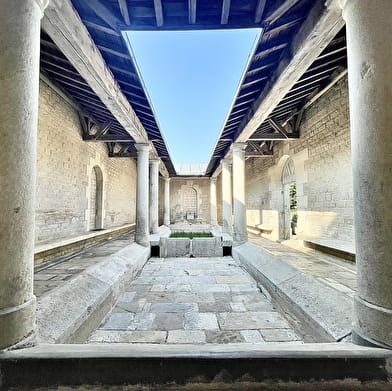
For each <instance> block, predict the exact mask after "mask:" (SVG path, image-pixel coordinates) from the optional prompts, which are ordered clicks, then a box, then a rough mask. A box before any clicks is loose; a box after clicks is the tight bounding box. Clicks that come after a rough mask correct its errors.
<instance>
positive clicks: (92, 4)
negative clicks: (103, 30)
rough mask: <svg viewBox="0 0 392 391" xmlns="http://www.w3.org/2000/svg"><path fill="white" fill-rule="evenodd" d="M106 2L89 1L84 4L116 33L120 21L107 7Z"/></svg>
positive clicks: (100, 0)
mask: <svg viewBox="0 0 392 391" xmlns="http://www.w3.org/2000/svg"><path fill="white" fill-rule="evenodd" d="M107 3H108V2H103V1H102V0H89V1H87V2H86V4H87V5H88V7H89V8H90V9H91V11H93V12H94V13H95V14H96V15H97V16H98V17H99V18H100V19H101V20H102V21H104V22H105V23H106V24H107V25H108V26H110V27H111V28H112V29H113V30H114V31H118V28H119V25H121V24H122V23H121V21H120V19H118V18H117V17H116V16H115V14H114V12H113V11H112V10H111V9H110V8H109V7H107V5H106V4H107Z"/></svg>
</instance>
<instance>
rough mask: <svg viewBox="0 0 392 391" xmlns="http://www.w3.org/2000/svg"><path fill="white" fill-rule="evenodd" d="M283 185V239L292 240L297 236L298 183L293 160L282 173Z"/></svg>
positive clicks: (287, 163)
mask: <svg viewBox="0 0 392 391" xmlns="http://www.w3.org/2000/svg"><path fill="white" fill-rule="evenodd" d="M282 185H283V215H284V218H283V225H284V227H283V238H282V239H290V238H292V237H293V236H294V235H295V234H296V230H295V229H296V226H297V183H296V179H295V167H294V162H293V159H291V158H290V159H288V160H287V161H286V164H285V165H284V167H283V171H282Z"/></svg>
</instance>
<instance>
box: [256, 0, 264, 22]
mask: <svg viewBox="0 0 392 391" xmlns="http://www.w3.org/2000/svg"><path fill="white" fill-rule="evenodd" d="M265 3H266V0H258V2H257V7H256V12H255V23H256V24H258V23H260V22H261V19H262V17H263V14H264V8H265Z"/></svg>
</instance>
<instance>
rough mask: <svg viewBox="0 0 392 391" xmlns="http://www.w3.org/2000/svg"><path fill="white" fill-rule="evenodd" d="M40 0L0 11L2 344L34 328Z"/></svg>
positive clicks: (8, 0) (26, 339)
mask: <svg viewBox="0 0 392 391" xmlns="http://www.w3.org/2000/svg"><path fill="white" fill-rule="evenodd" d="M47 3H48V2H47V1H43V0H35V1H33V0H3V1H2V3H1V11H0V80H1V83H0V84H1V88H0V139H1V144H2V148H1V149H0V189H1V191H0V350H1V349H4V348H7V347H10V346H13V345H17V344H19V345H20V346H23V345H26V344H28V343H31V342H32V341H33V339H34V331H35V303H36V300H35V296H34V295H33V269H34V224H35V221H34V208H35V205H34V197H35V180H36V161H37V146H36V142H37V121H38V83H39V53H40V20H41V17H42V16H43V10H44V9H45V7H46V5H47Z"/></svg>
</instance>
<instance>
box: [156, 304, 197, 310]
mask: <svg viewBox="0 0 392 391" xmlns="http://www.w3.org/2000/svg"><path fill="white" fill-rule="evenodd" d="M151 311H152V312H188V311H198V307H197V304H196V303H154V304H153V305H152V306H151Z"/></svg>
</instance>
